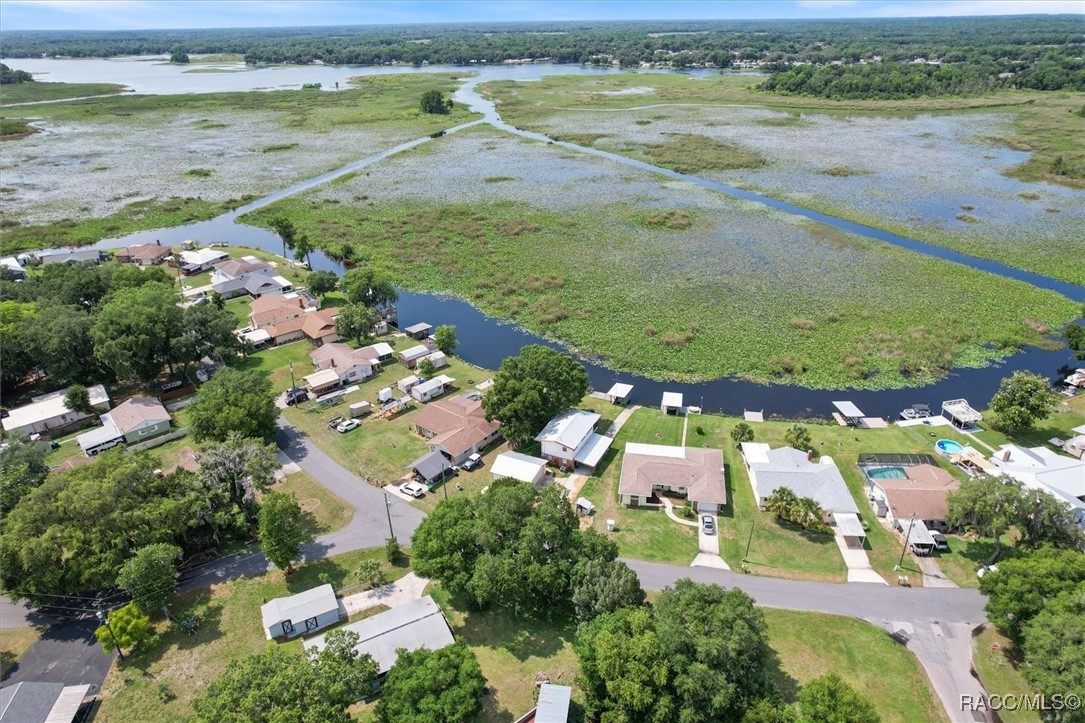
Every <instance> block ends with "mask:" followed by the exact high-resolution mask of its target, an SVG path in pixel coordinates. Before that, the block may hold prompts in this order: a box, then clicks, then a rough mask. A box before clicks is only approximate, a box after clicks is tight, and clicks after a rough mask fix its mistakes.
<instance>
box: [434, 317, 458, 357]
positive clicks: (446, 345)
mask: <svg viewBox="0 0 1085 723" xmlns="http://www.w3.org/2000/svg"><path fill="white" fill-rule="evenodd" d="M433 341H434V342H435V343H436V344H437V348H438V349H440V350H441V351H443V352H444V353H445V354H451V353H452V351H453V350H454V349H455V348H456V346H457V345H458V344H459V341H458V340H457V339H456V327H455V326H454V325H452V324H442V325H441V326H438V327H437V328H436V329H434V330H433Z"/></svg>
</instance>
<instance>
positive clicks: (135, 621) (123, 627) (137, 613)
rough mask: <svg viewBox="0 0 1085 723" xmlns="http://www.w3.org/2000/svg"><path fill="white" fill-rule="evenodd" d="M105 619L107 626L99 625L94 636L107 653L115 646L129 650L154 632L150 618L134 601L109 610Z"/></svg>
mask: <svg viewBox="0 0 1085 723" xmlns="http://www.w3.org/2000/svg"><path fill="white" fill-rule="evenodd" d="M106 621H107V622H108V623H109V624H108V626H106V625H100V626H99V627H98V629H97V630H95V631H94V637H96V638H98V642H99V643H101V644H102V650H104V651H105V652H106V654H107V655H108V654H109V653H112V652H113V650H114V649H115V648H116V647H117V646H120V648H121V650H125V651H130V650H132V649H133V648H135V647H136V646H138V645H139V644H140V643H142V642H143V641H145V640H147V639H149V638H150V637H151V636H152V635H153V634H154V632H153V631H152V630H151V619H150V618H149V617H147V616H146V615H144V614H143V612H142V611H141V610H140V609H139V607H137V606H136V604H135V603H134V602H130V603H128V604H127V605H125V606H124V607H122V608H118V609H116V610H113V611H111V612H109V613H108V615H107V617H106Z"/></svg>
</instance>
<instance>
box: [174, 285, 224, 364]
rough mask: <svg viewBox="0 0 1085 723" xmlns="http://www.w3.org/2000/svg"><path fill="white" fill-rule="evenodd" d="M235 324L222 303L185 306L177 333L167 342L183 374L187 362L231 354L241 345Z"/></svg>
mask: <svg viewBox="0 0 1085 723" xmlns="http://www.w3.org/2000/svg"><path fill="white" fill-rule="evenodd" d="M236 326H237V320H236V319H235V318H234V315H233V314H232V313H231V312H229V311H227V310H226V309H225V307H221V308H220V307H218V306H216V305H215V304H213V303H212V304H195V305H193V306H189V307H187V308H186V309H185V310H184V312H183V313H182V315H181V335H180V336H179V337H178V338H176V339H174V340H173V341H172V342H171V349H172V350H173V356H174V361H175V362H177V363H180V364H183V365H184V366H185V370H184V371H185V374H186V375H187V373H188V365H189V364H193V363H195V362H198V361H199V360H200V359H203V358H204V357H205V356H206V357H209V358H211V359H213V360H219V361H223V360H227V359H229V358H231V357H233V356H235V355H236V354H237V352H238V350H239V349H240V348H241V343H240V341H239V340H238V338H237V334H235V333H234V328H235V327H236Z"/></svg>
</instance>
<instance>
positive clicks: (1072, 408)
mask: <svg viewBox="0 0 1085 723" xmlns="http://www.w3.org/2000/svg"><path fill="white" fill-rule="evenodd" d="M985 416H986V417H988V418H990V417H992V416H993V414H992V413H991V412H990V411H987V412H985ZM1083 424H1085V394H1079V395H1078V396H1076V397H1073V398H1071V399H1067V398H1065V397H1063V398H1062V399H1061V400H1060V401H1059V403H1058V405H1057V406H1056V407H1055V410H1054V411H1053V412H1051V414H1049V415H1047V417H1046V418H1045V419H1043V420H1041V421H1039V422H1037V423H1036V425H1035V426H1034V427H1033V428H1032V429H1031V430H1029V431H1028V432H1018V433H1015V434H1014V435H1013V436H1012V437H1011V436H1010V435H1008V434H1006V433H1005V432H1000V431H998V430H996V429H990V428H987V427H985V428H984V430H983V431H982V432H978V433H977V434H976V436H977V437H979V438H980V439H981V440H983V441H984V442H986V443H987V444H989V445H990V446H991V447H994V448H996V449H997V448H998V447H1000V446H1001V445H1003V444H1009V443H1013V444H1018V445H1021V446H1023V447H1048V448H1050V449H1052V450H1055V451H1061V450H1058V449H1057V448H1056V447H1053V446H1052V445H1050V444H1048V441H1047V440H1049V439H1051V438H1053V437H1058V438H1060V439H1069V438H1070V437H1073V436H1074V435H1075V434H1077V432H1074V431H1073V429H1074V427H1080V426H1081V425H1083Z"/></svg>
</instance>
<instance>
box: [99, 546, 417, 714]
mask: <svg viewBox="0 0 1085 723" xmlns="http://www.w3.org/2000/svg"><path fill="white" fill-rule="evenodd" d="M383 556H384V550H363V551H359V552H350V553H347V554H345V555H339V556H337V557H333V558H327V559H324V560H318V561H316V562H312V563H309V564H306V565H302V566H301V567H299V568H298V569H297V571H296V572H295V573H294V574H293V575H291V576H290V577H289V579H284V577H283V574H282V573H281V572H280V571H278V570H274V571H272V572H269V573H267V574H266V575H260V576H257V577H250V578H244V579H241V580H234V581H230V582H224V583H218V584H216V585H212V586H211V587H209V588H203V589H200V590H195V591H192V592H189V593H185V594H183V595H179V596H177V598H175V600H174V602H173V604H172V606H171V607H172V610H173V613H174V615H175V616H176V617H177V618H178V619H183V618H185V617H186V616H188V615H193V614H194V615H197V616H199V618H200V621H201V622H200V628H199V630H198V631H197V632H196V634H194V635H185V634H184V633H182V632H180V631H179V630H178V629H177V628H175V627H173V626H171V625H170V624H169V623H167V622H165V621H162V620H160V621H158V622H157V623H156V630H157V632H158V636H157V638H156V639H155V640H154V641H152V642H151V643H150V644H148V645H147V646H146V647H145V648H144V649H142V650H138V651H136V652H135V653H133V654H132V655H130V656H129V660H128V661H127V662H125V663H119V664H117V665H115V666H114V667H113V669H112V670H111V671H110V673H109V677H107V678H106V681H105V684H104V685H103V686H102V694H101V699H102V704H101V707H100V708H99V710H98V713H97V719H98V720H103V721H111V722H112V721H121V722H122V723H123V722H125V721H133V722H135V721H148V720H183V719H185V718H186V717H187V716H188V715H190V714H191V712H192V701H193V700H194V699H195V698H196V697H198V696H199V695H200V694H201V693H202V692H203V691H204V689H205V688H206V686H207V685H208V684H209V683H210V682H211V681H213V680H214V679H215V678H217V677H218V676H219V675H220V674H221V673H222V671H223V670H224V669H225V668H226V665H227V664H228V663H229V662H230V661H232V660H236V659H238V658H243V657H245V656H248V655H252V654H254V653H258V652H260V651H261V650H262V649H263V648H264V646H265V645H268V644H269V643H268V642H267V640H266V639H265V637H264V631H263V629H262V628H261V625H260V606H261V605H263V604H264V603H265V602H267V601H268V600H270V599H271V598H274V597H281V596H284V595H290V594H293V593H297V592H301V591H303V590H308V589H310V588H312V587H314V586H316V585H320V584H323V583H324V582H325V581H326V582H330V583H331V584H332V585H334V586H335V588H336V589H343V588H349V587H351V586H357V585H359V584H360V583H361V580H360V578H359V577H358V575H357V568H358V564H359V563H360V562H361V561H362V560H364V559H372V560H379V561H381V563H382V566H383V568H384V570H385V572H386V573H387V576H388V580H389V581H391V580H394V579H398V578H400V577H402V576H403V575H405V574H406V573H407V567H406V565H405V564H403V565H398V566H390V565H389V564H388V563H387V562H384V558H383ZM270 644H272V645H279V644H280V643H270ZM282 644H283V645H287V646H289V647H290V648H291V649H292V650H296V651H298V652H300V651H301V642H300V641H298V640H295V641H291V642H289V643H282ZM164 698H165V700H164Z"/></svg>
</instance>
